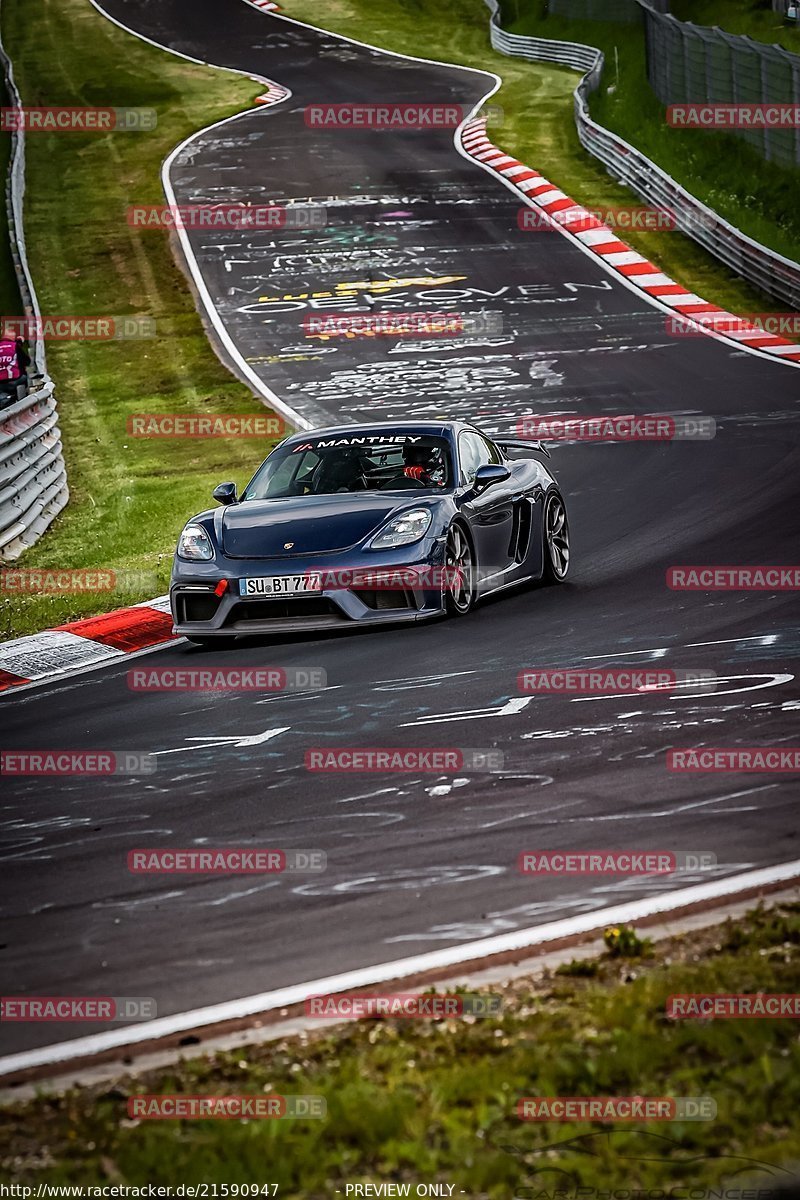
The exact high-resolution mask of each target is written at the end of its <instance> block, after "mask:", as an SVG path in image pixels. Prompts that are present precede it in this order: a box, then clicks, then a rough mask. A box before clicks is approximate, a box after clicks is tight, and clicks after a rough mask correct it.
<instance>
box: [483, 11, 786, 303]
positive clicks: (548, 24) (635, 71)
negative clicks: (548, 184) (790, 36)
mask: <svg viewBox="0 0 800 1200" xmlns="http://www.w3.org/2000/svg"><path fill="white" fill-rule="evenodd" d="M519 7H520V9H521V12H522V16H521V17H520V18H519V19H518V20H513V17H514V14H515V12H516V11H517V9H516V5H515V3H514V0H512V2H511V3H510V4H509V3H508V0H507V2H506V6H505V13H506V15H507V19H508V20H509V21H511V24H510V25H509V26H508V27H509V28H511V29H512V30H513V31H514V32H515V33H524V34H532V35H534V36H536V37H548V38H556V39H563V40H566V41H579V42H586V43H588V44H590V45H593V46H598V47H599V48H600V49H601V50H602V51H603V52H604V54H605V56H606V67H605V71H604V74H603V82H602V86H601V88H600V90H599V91H598V92H596V93H595V94H594V96H592V97H591V99H590V110H591V113H592V116H593V117H594V118H595V120H596V121H599V122H600V124H601V125H604V126H606V128H608V129H611V130H613V131H614V132H615V133H618V134H620V135H621V136H622V137H623V138H625V139H626V141H629V142H630V143H631V144H632V145H633V146H636V148H637V149H638V150H641V151H642V152H643V153H645V154H646V155H647V156H648V157H649V158H652V159H653V161H654V162H657V163H658V165H659V166H660V167H662V168H663V169H664V170H665V171H667V172H668V173H669V174H670V175H672V177H673V178H674V179H676V180H677V181H678V182H679V183H681V184H682V185H683V186H684V187H686V188H687V189H688V190H689V191H690V192H692V193H693V194H694V195H696V196H697V197H698V198H699V199H701V200H703V201H704V202H705V203H706V204H708V205H709V206H710V207H711V208H713V209H714V210H715V211H716V212H718V213H720V215H721V216H723V217H724V218H725V219H726V220H727V221H729V222H730V223H731V224H733V225H735V226H736V227H737V228H739V229H741V230H742V231H743V232H744V233H746V234H748V236H750V237H752V238H754V239H755V240H756V241H759V242H762V243H763V244H764V245H766V246H769V247H771V248H772V249H773V250H777V251H778V253H780V254H783V255H784V256H785V257H787V258H790V259H794V260H796V259H797V258H798V256H800V206H798V203H797V197H798V192H800V168H798V169H795V170H793V169H791V168H788V167H780V166H777V165H776V164H775V163H768V162H765V161H764V159H763V158H762V157H761V156H760V155H759V154H758V153H757V152H756V151H755V150H754V149H753V148H752V147H750V146H749V145H747V143H745V142H743V141H742V140H741V139H740V138H738V137H736V136H735V135H734V134H727V133H710V132H708V131H705V130H685V129H672V128H670V127H669V126H668V125H667V123H666V113H665V109H664V107H663V106H662V105H661V104H660V103H659V101H658V100H657V98H656V96H655V95H654V93H653V91H652V89H651V88H650V84H649V82H648V79H647V71H646V63H645V45H644V30H643V28H642V27H639V26H635V25H621V24H612V23H607V22H601V21H592V22H590V21H570V20H567V19H565V18H562V17H553V16H544V15H542V11H541V0H520V5H519ZM728 7H729V8H730V9H731V10H732V11H736V10H737V9H739V8H742V7H743V0H739V3H738V5H737V4H735V3H731V4H730V5H728ZM615 51H616V54H617V55H618V60H619V76H618V77H617V73H616V66H615ZM612 85H615V87H616V90H615V91H613V92H611V93H609V92H608V90H607V89H608V88H609V87H610V86H612ZM558 182H559V184H560V186H562V187H563V181H562V180H558ZM572 194H573V195H574V194H575V193H574V192H573V193H572ZM575 198H576V199H583V197H578V196H575ZM656 236H657V237H660V238H661V239H662V240H663V239H664V238H670V239H672V238H674V237H675V235H674V234H660V235H656ZM629 240H631V241H633V239H632V238H631V239H629ZM654 261H655V260H654ZM666 262H667V260H666V259H665V258H664V257H663V256H662V258H661V260H660V265H662V266H665V264H666ZM665 269H666V266H665ZM678 278H680V281H681V282H682V283H685V284H687V286H688V285H691V286H692V287H694V284H693V282H692V281H691V280H690V279H687V278H685V277H684V276H682V275H679V276H678ZM697 290H699V291H700V294H704V293H703V288H702V285H701V287H700V288H699V289H697ZM705 290H706V292H708V293H710V289H709V288H708V287H706V289H705ZM707 298H708V299H709V300H714V299H715V297H714V296H713V295H711V294H708V297H707ZM717 302H720V301H719V300H718V301H717ZM762 303H763V301H762ZM725 306H726V307H730V305H725ZM766 307H767V308H768V309H770V310H771V309H776V308H777V307H778V305H777V304H776V302H774V301H772V302H768V303H767V305H766ZM734 311H736V309H735V308H734ZM739 311H746V310H743V309H742V308H739ZM756 311H758V309H757V308H756Z"/></svg>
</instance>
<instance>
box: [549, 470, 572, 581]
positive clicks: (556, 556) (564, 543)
mask: <svg viewBox="0 0 800 1200" xmlns="http://www.w3.org/2000/svg"><path fill="white" fill-rule="evenodd" d="M543 525H544V547H543V549H544V570H543V572H542V582H543V583H563V582H564V580H565V579H566V578H567V572H568V571H569V557H570V554H569V521H568V520H567V508H566V505H565V504H564V501H563V500H562V498H561V496H559V494H558V492H552V493H551V494H550V496H548V498H547V502H546V504H545V510H544V522H543Z"/></svg>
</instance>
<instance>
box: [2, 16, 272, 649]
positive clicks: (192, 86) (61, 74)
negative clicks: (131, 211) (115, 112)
mask: <svg viewBox="0 0 800 1200" xmlns="http://www.w3.org/2000/svg"><path fill="white" fill-rule="evenodd" d="M2 19H3V38H4V42H5V45H6V49H7V52H8V53H9V55H10V56H11V59H12V61H13V63H14V70H15V76H16V81H17V86H18V88H19V90H20V94H21V95H22V98H23V103H27V104H53V105H82V106H88V105H101V106H107V105H114V106H143V107H148V108H155V109H156V110H157V113H158V126H157V128H156V129H155V130H154V131H153V132H150V133H132V132H131V133H127V132H119V133H116V132H115V133H112V134H92V133H63V134H51V133H30V134H29V135H28V137H27V144H26V154H27V193H26V210H25V220H26V235H27V244H28V256H29V260H30V265H31V270H32V272H33V277H34V280H35V282H36V287H37V291H38V293H39V299H40V303H41V306H42V311H43V313H45V314H51V315H81V316H94V315H102V316H109V315H114V316H123V315H145V316H148V317H151V318H154V319H155V322H156V331H157V335H156V337H155V338H154V339H151V340H138V341H133V340H128V341H126V340H113V341H103V342H99V341H95V342H91V341H83V342H51V343H49V345H48V348H47V357H48V370H49V372H50V374H51V375H52V377H53V379H54V380H55V382H56V395H57V397H58V399H59V410H60V420H61V430H62V434H63V441H64V449H65V456H66V462H67V473H68V479H69V484H70V491H71V501H70V504H69V506H68V508H67V509H66V510H65V512H64V513H63V514H62V515H61V516H60V517H59V518H58V519H57V520H56V522H55V523H54V525H53V526H52V528H51V530H50V531H49V532H48V533H47V534H46V535H45V537H44V538H43V539H42V540H41V541H40V542H39V543H38V544H37V545H36V546H35V547H33V548H32V549H31V550H30V551H29V552H28V553H26V555H25V556H24V557H23V559H22V560H21V561H20V562H19V564H18V565H19V566H23V567H26V568H28V567H31V568H45V567H53V568H55V567H57V568H61V569H64V568H76V569H80V568H96V567H101V568H104V569H106V570H114V571H117V572H131V573H132V575H133V580H132V582H131V583H130V584H128V585H126V586H125V587H123V588H122V589H121V590H117V591H115V592H113V593H108V592H102V593H94V594H78V595H51V596H42V595H32V596H26V597H20V596H16V595H15V596H13V597H11V596H8V595H6V596H4V597H3V601H2V605H1V606H0V637H13V636H18V635H20V634H23V633H28V632H31V631H33V630H36V629H41V628H44V627H47V626H51V625H54V624H60V623H62V622H64V621H68V620H72V619H74V618H77V617H82V616H88V615H91V614H92V613H95V612H103V611H108V610H109V609H111V608H114V607H118V606H119V605H122V604H126V603H131V602H134V601H138V600H144V599H147V598H148V597H150V596H153V595H155V594H157V593H158V591H163V590H164V589H165V587H166V585H167V582H168V579H169V567H170V562H171V557H172V550H173V548H174V545H175V540H176V537H177V534H178V532H179V531H180V529H181V527H182V525H183V523H184V521H185V519H186V517H187V516H189V515H190V514H191V513H192V512H193V511H197V510H198V509H200V508H204V507H206V506H207V505H208V504H209V503H211V501H210V492H211V489H212V487H213V486H214V485H215V484H216V483H218V482H219V481H220V479H222V478H229V477H230V478H234V479H236V481H237V482H239V483H242V482H244V481H245V480H246V479H247V478H249V475H250V474H251V472H252V469H253V468H254V467H255V466H256V465H257V463H258V462H259V461H260V459H261V458H262V457H263V455H264V454H265V453H266V452H267V449H268V446H267V445H265V444H263V443H261V442H260V441H258V440H254V439H220V438H211V439H206V440H186V439H172V440H152V439H148V440H146V439H141V438H132V437H129V436H128V434H127V431H126V422H127V418H128V416H130V415H131V414H133V413H136V412H163V413H182V414H206V415H207V414H226V413H248V414H254V413H263V412H264V408H263V406H262V405H261V404H260V403H259V402H258V401H257V400H256V399H255V398H254V397H253V395H252V393H251V392H250V390H249V389H248V388H246V387H244V386H243V385H242V384H240V383H239V382H237V380H235V379H234V378H233V376H232V375H231V374H230V373H229V372H228V371H227V370H226V369H225V368H224V367H223V366H222V364H221V363H220V362H219V360H218V359H217V357H216V355H215V354H214V351H213V350H212V349H211V346H210V345H209V342H208V339H207V337H206V334H205V332H204V329H203V326H202V324H201V321H200V318H199V317H198V315H197V312H196V310H195V308H194V303H193V300H192V297H191V294H190V292H189V288H188V286H187V283H186V280H185V278H184V276H183V274H182V273H181V271H180V270H179V269H178V268H177V266H176V265H175V262H174V260H173V258H172V255H171V252H170V249H169V244H168V241H167V238H166V235H165V234H163V233H161V232H157V231H156V232H152V231H150V232H141V231H135V230H133V229H131V228H130V227H129V226H128V225H127V222H126V210H127V208H128V206H129V205H131V204H134V203H153V204H163V203H164V196H163V192H162V189H161V181H160V167H161V163H162V161H163V159H164V158H165V157H166V155H167V154H168V153H169V151H170V150H172V149H173V147H174V146H175V145H176V144H177V143H178V142H180V141H182V140H183V139H184V138H185V137H187V136H188V135H189V134H190V133H192V132H193V131H194V130H197V129H200V128H202V127H203V126H205V125H207V124H210V123H211V122H213V121H216V120H219V119H221V118H222V117H225V116H227V115H229V114H231V113H234V112H237V111H241V110H242V109H245V108H249V107H251V106H252V102H253V98H254V97H255V96H256V95H257V94H258V92H259V90H261V89H260V88H259V85H258V84H257V83H254V82H252V81H250V80H247V79H245V78H242V77H239V76H237V75H234V74H231V73H229V72H222V71H214V70H209V69H206V68H203V67H199V66H195V65H194V64H192V63H189V62H185V61H183V60H181V59H177V58H175V57H174V56H172V55H169V54H167V53H165V52H163V51H160V50H158V49H155V48H154V47H152V46H149V45H147V44H146V43H144V42H142V41H139V40H137V39H135V38H133V37H131V36H130V35H129V34H127V33H125V32H124V31H123V30H121V29H119V28H117V27H116V26H115V25H112V24H111V22H110V21H107V20H105V19H104V18H103V17H102V16H101V15H100V14H99V13H98V12H97V11H96V10H95V9H94V8H92V7H91V5H89V4H88V3H87V2H86V0H46V2H45V3H43V4H42V5H40V6H39V8H38V9H37V15H36V20H35V21H33V20H31V19H30V13H29V11H28V6H27V5H26V4H25V3H24V2H23V0H4V2H3V5H2ZM17 303H18V302H17ZM11 311H13V310H11ZM270 444H271V443H270ZM137 579H138V581H137Z"/></svg>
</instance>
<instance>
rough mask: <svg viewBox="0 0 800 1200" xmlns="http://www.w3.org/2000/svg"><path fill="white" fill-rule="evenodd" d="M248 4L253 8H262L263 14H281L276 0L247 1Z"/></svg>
mask: <svg viewBox="0 0 800 1200" xmlns="http://www.w3.org/2000/svg"><path fill="white" fill-rule="evenodd" d="M245 2H246V3H247V4H252V6H253V8H260V9H261V11H262V12H280V11H281V6H280V4H276V3H275V0H245Z"/></svg>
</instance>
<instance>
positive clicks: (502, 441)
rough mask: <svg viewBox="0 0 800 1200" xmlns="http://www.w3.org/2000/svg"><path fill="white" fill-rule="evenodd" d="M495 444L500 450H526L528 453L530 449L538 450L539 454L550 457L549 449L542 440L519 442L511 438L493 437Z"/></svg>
mask: <svg viewBox="0 0 800 1200" xmlns="http://www.w3.org/2000/svg"><path fill="white" fill-rule="evenodd" d="M495 445H497V446H499V447H500V449H501V450H527V451H528V453H530V452H531V450H538V452H539V453H540V454H544V456H545V457H546V458H550V451H549V450H548V449H547V447H546V446H545V445H543V444H542V442H533V441H531V442H520V441H515V440H514V439H512V438H495Z"/></svg>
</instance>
